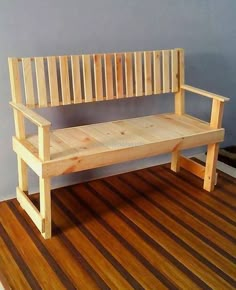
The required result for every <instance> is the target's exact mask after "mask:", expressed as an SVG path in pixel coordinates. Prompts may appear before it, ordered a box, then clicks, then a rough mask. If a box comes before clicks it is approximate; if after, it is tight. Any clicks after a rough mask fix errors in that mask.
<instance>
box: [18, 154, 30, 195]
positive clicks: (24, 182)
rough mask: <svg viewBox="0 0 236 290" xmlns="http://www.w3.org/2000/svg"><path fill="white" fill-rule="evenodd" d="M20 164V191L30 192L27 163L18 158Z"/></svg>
mask: <svg viewBox="0 0 236 290" xmlns="http://www.w3.org/2000/svg"><path fill="white" fill-rule="evenodd" d="M17 163H18V182H19V188H20V190H22V191H24V192H28V172H27V164H26V163H25V161H24V160H23V159H22V158H20V157H18V156H17Z"/></svg>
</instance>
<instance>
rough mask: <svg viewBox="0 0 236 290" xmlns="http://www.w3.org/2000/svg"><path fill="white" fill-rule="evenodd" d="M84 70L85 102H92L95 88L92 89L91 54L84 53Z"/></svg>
mask: <svg viewBox="0 0 236 290" xmlns="http://www.w3.org/2000/svg"><path fill="white" fill-rule="evenodd" d="M83 72H84V97H85V102H91V101H92V100H93V90H92V75H91V58H90V55H83Z"/></svg>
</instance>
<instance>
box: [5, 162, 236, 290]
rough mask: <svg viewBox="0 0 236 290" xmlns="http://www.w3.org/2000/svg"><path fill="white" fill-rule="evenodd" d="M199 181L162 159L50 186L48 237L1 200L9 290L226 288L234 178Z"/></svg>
mask: <svg viewBox="0 0 236 290" xmlns="http://www.w3.org/2000/svg"><path fill="white" fill-rule="evenodd" d="M201 186H202V182H201V180H200V179H198V178H196V177H194V176H193V175H191V174H189V173H187V172H186V171H184V170H181V172H180V173H179V174H175V173H173V172H171V171H170V169H169V165H163V166H158V167H152V168H149V169H144V170H139V171H136V172H132V173H127V174H122V175H118V176H114V177H109V178H105V179H101V180H96V181H91V182H89V183H84V184H78V185H74V186H71V187H66V188H61V189H58V190H54V191H53V192H52V216H53V238H52V239H51V240H44V239H43V238H42V237H41V235H40V233H39V232H38V230H37V229H36V228H35V226H34V225H33V224H32V223H31V221H30V220H29V218H28V216H27V215H26V214H25V212H24V211H23V210H22V209H21V208H20V206H19V204H18V202H17V201H16V200H15V199H13V200H10V201H6V202H2V203H0V272H2V274H3V275H4V277H5V279H6V280H7V282H8V284H9V286H10V287H12V289H41V288H43V289H65V288H66V289H200V288H201V289H212V288H213V289H234V288H235V287H236V281H235V278H236V266H235V264H236V263H235V262H236V257H235V254H236V246H235V245H236V243H235V242H236V227H235V225H236V213H235V208H236V180H235V179H234V178H232V177H230V176H228V175H226V174H224V173H222V172H220V173H219V177H218V185H217V187H216V189H215V191H214V192H212V193H211V194H210V193H207V192H206V191H204V190H202V189H201ZM37 197H38V196H37V195H34V196H32V199H33V201H34V203H35V204H36V205H37V206H38V198H37Z"/></svg>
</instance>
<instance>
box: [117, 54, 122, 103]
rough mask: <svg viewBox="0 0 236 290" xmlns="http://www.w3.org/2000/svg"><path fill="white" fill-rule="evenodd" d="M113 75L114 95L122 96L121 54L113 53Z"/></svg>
mask: <svg viewBox="0 0 236 290" xmlns="http://www.w3.org/2000/svg"><path fill="white" fill-rule="evenodd" d="M115 77H116V97H117V98H122V97H124V84H123V54H121V53H116V54H115Z"/></svg>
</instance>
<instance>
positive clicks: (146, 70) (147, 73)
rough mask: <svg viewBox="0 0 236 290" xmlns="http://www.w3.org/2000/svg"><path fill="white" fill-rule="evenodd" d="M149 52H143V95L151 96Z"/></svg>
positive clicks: (150, 60)
mask: <svg viewBox="0 0 236 290" xmlns="http://www.w3.org/2000/svg"><path fill="white" fill-rule="evenodd" d="M151 56H152V54H151V52H150V51H145V52H144V80H145V94H146V95H151V94H152V83H153V81H152V59H151Z"/></svg>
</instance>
